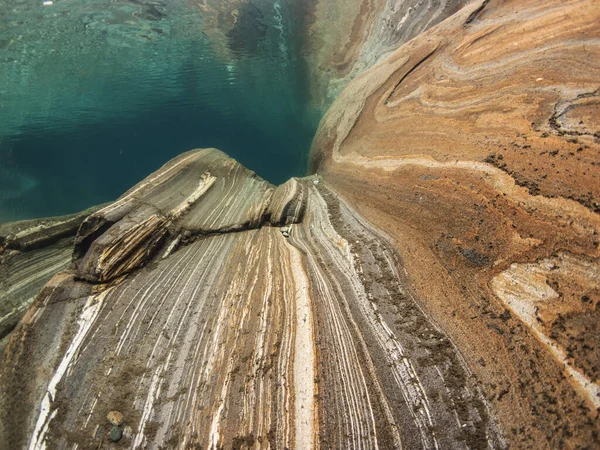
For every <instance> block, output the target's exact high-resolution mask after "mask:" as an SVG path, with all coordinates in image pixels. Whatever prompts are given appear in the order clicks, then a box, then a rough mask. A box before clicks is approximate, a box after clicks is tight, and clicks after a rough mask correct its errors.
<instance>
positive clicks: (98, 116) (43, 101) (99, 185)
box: [0, 0, 320, 221]
mask: <svg viewBox="0 0 600 450" xmlns="http://www.w3.org/2000/svg"><path fill="white" fill-rule="evenodd" d="M0 9H1V11H0V22H1V24H0V25H1V26H0V221H13V220H20V219H26V218H34V217H46V216H54V215H62V214H67V213H72V212H76V211H79V210H82V209H85V208H87V207H89V206H92V205H95V204H99V203H103V202H106V201H110V200H113V199H115V198H116V197H118V196H119V195H120V194H121V193H123V192H124V191H125V190H127V189H128V188H129V187H130V186H131V185H133V184H135V183H136V182H138V181H140V180H141V179H143V178H144V177H145V176H147V175H148V174H149V173H151V172H152V171H154V170H156V169H157V168H158V167H160V166H161V165H162V164H164V163H165V162H167V161H168V160H169V159H171V158H173V157H174V156H176V155H178V154H179V153H181V152H183V151H186V150H190V149H192V148H201V147H217V148H219V149H221V150H223V151H225V152H226V153H228V154H229V155H230V156H232V157H233V158H236V159H237V160H238V161H240V162H241V163H242V164H244V165H245V166H246V167H248V168H250V169H252V170H254V171H255V172H257V173H258V174H259V175H260V176H262V177H263V178H265V179H267V180H268V181H270V182H272V183H275V184H278V183H281V182H283V181H285V180H287V179H288V178H289V177H291V176H297V175H300V176H301V175H303V174H304V173H305V170H306V161H307V154H308V150H309V147H310V142H311V139H312V136H313V134H314V132H315V129H316V127H317V124H318V120H319V119H320V112H319V111H315V110H312V109H311V107H310V106H309V104H308V99H307V93H306V83H305V80H304V78H303V73H304V70H303V61H302V59H301V58H299V57H298V54H299V50H298V48H299V43H298V39H297V31H296V24H295V23H294V16H293V14H291V13H289V12H288V11H287V9H286V6H285V4H280V3H279V2H278V1H274V0H264V1H258V0H257V1H254V2H253V3H252V4H251V6H250V7H248V8H244V9H242V10H240V11H236V14H237V19H236V22H235V23H236V26H235V27H233V28H231V27H230V28H227V26H222V25H221V24H217V25H215V24H213V23H212V22H211V23H209V20H214V17H218V14H216V15H215V14H212V15H211V14H210V12H204V11H201V10H200V9H199V8H198V6H197V5H194V4H193V3H192V2H189V1H187V0H170V1H168V2H167V1H164V2H159V1H147V2H145V1H143V0H131V1H113V0H96V1H74V0H62V1H61V0H55V1H54V3H53V4H52V5H44V4H43V2H42V1H41V0H40V1H30V0H24V1H17V0H8V1H7V2H3V3H2V5H1V6H0ZM226 25H227V24H226ZM211 27H213V28H211ZM219 27H221V28H219ZM222 30H226V32H225V33H223V32H222Z"/></svg>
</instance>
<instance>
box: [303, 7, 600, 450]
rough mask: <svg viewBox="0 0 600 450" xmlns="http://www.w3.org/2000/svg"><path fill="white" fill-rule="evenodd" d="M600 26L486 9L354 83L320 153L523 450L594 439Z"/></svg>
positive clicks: (599, 390) (551, 12)
mask: <svg viewBox="0 0 600 450" xmlns="http://www.w3.org/2000/svg"><path fill="white" fill-rule="evenodd" d="M598 23H600V4H598V2H594V1H567V2H560V1H551V2H536V1H506V2H502V1H494V0H490V1H478V2H474V3H472V4H470V5H469V6H467V7H465V8H464V9H463V10H461V11H460V12H459V13H457V14H456V15H454V16H453V17H451V18H450V19H448V20H446V21H444V22H443V23H441V24H439V25H438V26H436V27H434V28H432V29H431V30H429V31H428V32H426V33H423V34H422V35H420V36H418V37H417V38H416V39H414V40H412V41H410V42H409V43H407V44H405V45H403V46H402V47H400V48H399V49H398V50H397V51H395V52H394V53H393V54H392V55H390V56H389V57H388V58H387V59H385V60H384V61H382V62H381V63H379V64H377V65H376V66H375V67H373V68H372V69H371V70H369V71H367V72H366V73H364V74H362V75H361V76H359V77H358V78H357V79H355V80H354V81H353V82H352V83H350V84H349V85H348V87H347V88H346V89H345V90H344V91H343V92H342V94H341V95H340V97H339V98H338V99H337V100H336V102H335V103H334V105H333V106H332V108H331V109H330V111H329V112H328V114H327V116H326V117H325V119H324V120H323V122H322V124H321V126H320V130H319V133H318V136H317V137H316V139H315V142H314V144H313V149H312V161H313V167H314V168H315V169H316V170H318V172H319V174H320V175H322V176H323V178H324V180H325V181H326V182H327V183H328V186H331V187H332V189H334V190H335V191H336V192H338V193H339V194H340V195H341V196H342V197H344V198H345V199H346V200H347V201H349V202H350V203H351V204H352V205H353V206H354V207H355V208H356V209H357V211H358V212H359V213H360V214H361V215H363V216H364V217H366V218H367V219H368V220H369V221H370V222H371V223H372V224H374V225H375V226H377V227H378V228H380V229H381V230H383V231H384V232H386V233H387V234H389V235H390V236H391V237H392V238H393V240H394V241H395V245H396V247H397V249H398V251H399V253H400V255H401V257H402V259H403V262H404V264H405V267H406V270H407V273H408V277H409V278H410V280H411V283H412V285H413V286H414V288H415V289H416V291H417V292H418V293H419V295H420V298H421V299H422V300H423V307H424V308H425V309H426V310H427V311H428V312H429V313H430V314H431V315H432V316H433V318H434V319H435V320H436V321H437V322H438V323H439V324H440V325H441V327H442V328H443V329H444V330H445V331H446V332H448V333H449V335H450V336H451V338H452V340H453V342H455V343H456V345H457V346H458V347H459V348H460V349H461V352H462V354H463V355H464V357H465V358H466V360H467V362H468V365H469V367H470V368H471V369H472V371H473V375H474V377H475V378H476V379H477V380H479V383H480V387H481V389H482V391H483V392H484V395H485V396H486V398H487V399H488V400H489V401H490V403H491V405H492V409H493V411H494V414H496V415H497V418H498V420H499V425H500V428H501V429H503V430H504V432H505V438H506V441H507V443H508V444H509V445H511V446H514V447H515V448H548V447H552V448H565V447H569V448H579V447H586V446H590V445H592V446H593V445H597V444H598V408H599V407H600V386H599V373H600V372H599V369H600V365H599V361H598V348H599V345H600V341H599V337H598V336H599V334H598V331H597V323H598V303H599V302H600V260H599V257H600V250H599V245H600V236H599V232H600V215H599V212H600V183H599V182H598V180H599V179H600V142H599V138H600V122H599V119H600V84H599V83H600V63H599V61H600V44H599V42H600V41H599V39H598V38H599V37H600V27H598ZM592 443H595V444H592Z"/></svg>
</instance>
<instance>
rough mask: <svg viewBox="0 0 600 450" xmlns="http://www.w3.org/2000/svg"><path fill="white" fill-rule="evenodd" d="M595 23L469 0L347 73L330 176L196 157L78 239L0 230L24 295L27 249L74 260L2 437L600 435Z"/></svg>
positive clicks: (194, 440)
mask: <svg viewBox="0 0 600 450" xmlns="http://www.w3.org/2000/svg"><path fill="white" fill-rule="evenodd" d="M447 5H449V4H446V3H444V4H443V5H442V7H443V8H446V7H449V6H447ZM457 7H458V6H457ZM444 10H445V9H444ZM432 17H433V16H432ZM319 20H323V19H319ZM428 20H433V19H431V18H430V19H428ZM599 22H600V7H599V6H598V4H597V3H596V2H593V1H583V0H578V1H568V2H563V1H558V0H557V1H550V2H544V4H543V5H540V4H539V2H536V1H532V0H519V1H516V0H512V1H510V0H509V1H500V0H480V1H477V2H473V3H470V4H468V5H467V6H465V7H464V8H462V9H461V10H460V11H458V12H457V13H456V14H454V15H453V16H451V17H450V18H449V19H447V20H445V21H443V22H441V23H440V24H438V25H436V26H433V27H432V28H430V29H429V30H428V31H426V32H424V33H422V34H420V35H419V36H417V37H416V38H415V39H413V40H411V41H410V42H408V43H406V44H404V45H402V46H401V47H399V48H398V49H397V50H396V51H395V52H393V53H392V54H391V55H390V56H388V57H387V58H386V59H384V60H383V61H381V62H379V63H377V64H376V65H375V66H374V67H373V68H371V69H370V70H368V71H366V72H365V73H363V74H361V75H359V76H358V77H357V78H356V79H355V80H354V81H352V82H350V83H349V85H348V86H347V87H346V89H345V90H344V91H343V92H342V94H341V95H340V97H339V98H338V99H337V100H336V102H335V103H334V104H333V106H332V107H331V109H330V110H329V112H328V113H327V115H326V117H325V118H324V120H323V121H322V123H321V126H320V129H319V132H318V135H317V136H316V138H315V141H314V144H313V148H312V152H311V158H312V165H313V169H314V172H315V174H314V175H311V176H308V177H305V178H293V179H291V180H290V181H288V182H286V183H284V184H282V185H281V186H279V187H275V186H273V185H271V184H270V183H268V182H266V181H264V180H262V179H261V178H260V177H258V176H257V175H256V174H254V172H252V171H250V170H248V169H246V168H244V167H243V166H241V165H240V164H239V163H238V162H236V161H235V160H233V159H231V158H229V157H228V156H227V155H225V154H224V153H222V152H220V151H218V150H215V149H204V150H193V151H190V152H187V153H184V154H182V155H180V156H178V157H177V158H175V159H173V160H171V161H169V162H168V163H167V164H165V165H164V166H163V167H162V168H161V169H159V170H158V171H157V172H155V173H153V174H151V175H150V176H148V177H147V178H146V179H145V180H143V181H142V182H140V183H138V184H137V185H135V186H134V187H132V188H131V189H130V190H129V191H127V192H126V193H125V194H123V196H122V197H121V198H120V199H118V200H117V201H115V202H114V203H112V204H110V205H107V206H104V207H103V208H102V209H98V210H94V211H93V212H91V213H88V214H87V215H86V216H87V217H86V218H85V220H83V216H77V219H76V222H77V225H79V223H81V225H79V227H78V229H77V235H76V236H75V237H72V233H73V230H74V229H75V228H74V225H73V224H74V223H75V219H73V222H71V221H68V223H69V224H71V225H69V226H67V227H66V228H68V229H69V232H68V233H67V234H64V233H66V231H65V232H63V231H61V230H63V228H64V227H63V225H62V223H63V222H65V219H63V220H57V221H53V222H49V228H48V227H46V228H44V229H42V228H40V227H37V228H35V225H36V224H24V225H18V227H17V228H15V226H14V225H8V226H7V227H8V228H6V230H8V231H4V230H5V229H4V228H3V229H0V230H2V232H1V233H0V235H2V236H5V237H4V238H3V241H2V246H3V247H4V248H5V250H4V252H5V254H11V253H10V251H9V252H8V253H7V250H6V249H11V248H14V249H17V248H18V249H19V250H20V251H21V253H18V254H17V253H15V255H16V256H19V257H20V258H22V261H23V264H25V266H24V267H25V269H23V271H22V273H23V275H16V276H15V278H14V279H15V281H12V282H11V283H12V285H19V284H21V285H22V286H23V288H27V289H28V291H27V293H26V294H25V295H23V296H21V297H20V298H30V297H31V296H32V295H34V294H33V293H34V292H36V291H37V290H38V289H39V286H40V285H41V284H42V283H43V282H44V281H45V280H42V279H41V278H40V279H37V278H36V277H31V276H30V275H28V273H29V272H30V271H29V272H28V270H29V269H27V265H28V264H29V265H30V266H31V267H34V264H37V263H36V260H37V259H38V258H39V256H38V255H41V253H34V252H43V251H44V252H45V251H47V252H49V254H51V253H50V252H51V251H52V252H57V251H58V252H62V253H60V255H59V256H57V257H56V262H55V263H54V262H52V258H48V260H49V261H47V262H45V263H44V264H46V265H47V267H52V270H50V269H48V270H47V276H50V274H51V273H52V272H54V270H55V269H56V270H60V269H61V268H63V267H64V270H62V271H61V272H60V273H58V274H56V275H55V276H54V277H53V278H52V279H51V280H50V281H49V282H48V283H47V284H46V285H45V287H44V288H43V289H42V290H41V292H40V294H39V295H38V296H37V299H36V300H35V302H34V303H33V305H32V306H31V307H30V308H29V309H28V311H27V313H26V314H25V316H24V318H23V319H22V320H21V322H20V323H19V325H18V326H17V327H16V328H15V330H14V331H13V332H12V335H11V337H10V341H9V342H8V344H7V345H6V348H5V349H4V355H3V361H2V364H1V365H0V442H2V443H6V444H5V446H6V448H11V449H13V448H27V447H28V448H31V449H41V448H112V447H110V446H112V445H113V444H111V443H110V442H109V441H110V440H114V441H117V440H118V441H119V444H118V445H119V446H123V447H128V448H209V449H217V448H225V449H229V448H232V449H233V448H235V449H239V448H265V447H269V448H281V449H285V448H297V449H310V448H332V449H347V448H365V449H367V448H381V449H383V448H385V449H400V448H404V449H419V448H427V449H430V448H444V449H445V448H453V449H454V448H477V449H479V448H507V447H511V448H534V449H544V448H585V447H588V448H592V447H594V446H597V444H598V439H599V438H598V432H599V431H600V430H599V428H600V427H599V425H598V408H600V385H599V384H598V380H599V373H600V365H599V364H600V361H599V359H598V351H597V349H598V346H599V345H600V341H599V336H600V333H598V330H597V323H598V318H599V317H598V303H599V302H600V248H599V246H600V242H599V238H598V233H599V232H600V215H599V211H598V205H599V202H600V199H599V195H598V194H599V192H598V189H599V186H598V183H597V180H598V178H599V176H600V170H599V169H598V167H599V164H600V143H599V140H600V128H599V127H598V125H599V124H598V117H600V114H598V112H599V111H598V110H599V105H600V102H599V98H600V97H599V94H598V92H599V91H598V89H599V86H598V80H600V66H598V61H600V58H599V56H600V47H599V45H598V42H599V40H598V37H599V33H600V30H599V29H598V26H597V24H598V23H599ZM424 23H427V22H424ZM406 33H407V34H406V36H409V35H410V32H409V31H407V32H406ZM21 230H26V232H25V234H23V232H22V231H21ZM27 230H30V231H27ZM8 236H13V237H10V238H9V237H8ZM63 236H64V237H65V238H66V239H68V241H66V243H63V241H61V240H57V238H59V237H63ZM40 239H41V240H40ZM57 246H60V249H59V247H57ZM68 248H72V249H73V263H72V264H71V265H68V261H67V259H66V255H67V249H68ZM61 249H64V250H61ZM52 254H53V253H52ZM69 258H70V256H69ZM42 259H43V258H42ZM62 264H64V266H63V265H62ZM67 266H68V267H67ZM0 267H2V266H0ZM39 267H43V266H39ZM9 270H10V266H9ZM34 270H35V271H36V272H38V269H34ZM44 270H45V269H40V270H39V272H40V273H41V272H43V271H44ZM12 273H13V272H11V274H12ZM14 273H15V274H16V273H17V272H14ZM45 276H46V275H45ZM23 280H24V281H23ZM11 283H9V284H11ZM3 289H5V290H6V289H8V290H9V291H10V289H11V287H10V285H9V286H8V288H6V287H3ZM19 289H20V288H19ZM9 301H11V302H13V303H12V304H19V303H18V299H16V300H9ZM23 304H27V303H23ZM0 306H1V304H0ZM21 309H24V307H23V308H21ZM107 417H110V418H111V419H107ZM115 417H118V420H115V419H114V418H115Z"/></svg>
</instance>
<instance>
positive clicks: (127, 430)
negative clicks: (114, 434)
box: [123, 425, 133, 439]
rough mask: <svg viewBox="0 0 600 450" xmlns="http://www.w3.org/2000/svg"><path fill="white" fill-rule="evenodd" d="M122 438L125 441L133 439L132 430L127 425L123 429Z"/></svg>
mask: <svg viewBox="0 0 600 450" xmlns="http://www.w3.org/2000/svg"><path fill="white" fill-rule="evenodd" d="M123 437H124V438H127V439H133V428H131V427H130V426H129V425H125V426H124V427H123Z"/></svg>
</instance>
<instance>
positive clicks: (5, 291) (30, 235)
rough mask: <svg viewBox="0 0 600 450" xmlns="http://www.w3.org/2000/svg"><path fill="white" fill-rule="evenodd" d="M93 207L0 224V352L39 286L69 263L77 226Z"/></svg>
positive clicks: (36, 293)
mask: <svg viewBox="0 0 600 450" xmlns="http://www.w3.org/2000/svg"><path fill="white" fill-rule="evenodd" d="M95 210H96V208H92V209H89V210H87V211H83V212H81V213H78V214H73V215H70V216H64V217H55V218H49V219H42V220H26V221H22V222H15V223H8V224H2V225H0V353H1V351H2V349H3V344H2V342H5V341H4V339H5V338H6V336H7V335H8V334H9V333H10V331H11V330H12V329H13V328H14V327H15V326H16V325H17V323H19V321H20V320H21V318H22V317H23V315H24V314H25V311H26V310H27V308H28V307H29V306H30V305H31V304H32V303H33V301H34V300H35V297H36V296H37V295H38V293H39V292H40V290H41V289H42V287H44V285H45V284H46V283H47V282H48V281H49V280H50V278H52V277H53V276H54V275H55V274H56V273H58V272H60V271H61V270H64V269H66V268H67V267H68V266H69V264H70V262H71V254H72V253H73V242H74V239H75V235H76V234H77V229H78V228H79V225H80V224H81V223H82V222H83V220H84V219H85V218H86V217H87V216H89V215H90V214H91V213H93V212H94V211H95Z"/></svg>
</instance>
